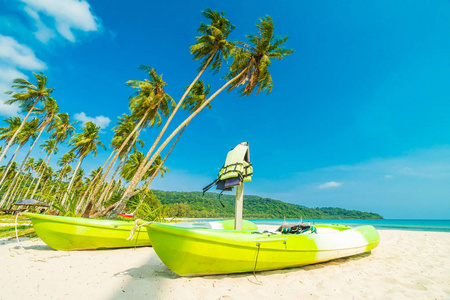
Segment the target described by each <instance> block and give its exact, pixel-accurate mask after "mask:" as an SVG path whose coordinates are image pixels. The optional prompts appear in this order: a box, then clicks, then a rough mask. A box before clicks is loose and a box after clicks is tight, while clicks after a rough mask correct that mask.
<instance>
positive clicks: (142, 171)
mask: <svg viewBox="0 0 450 300" xmlns="http://www.w3.org/2000/svg"><path fill="white" fill-rule="evenodd" d="M247 69H248V67H247V68H245V69H244V70H242V71H241V72H240V73H239V74H238V75H236V76H235V77H233V78H232V79H230V80H229V81H228V82H227V83H226V84H224V85H223V86H222V87H221V88H220V89H219V90H217V91H216V92H215V93H214V94H213V95H212V96H211V97H209V98H208V99H207V100H206V101H205V102H204V103H203V104H202V105H201V106H200V107H199V108H197V109H196V110H195V111H194V112H193V113H192V114H191V115H190V116H189V117H188V118H187V119H186V120H184V122H183V123H181V124H180V125H179V126H178V127H177V128H176V129H175V130H174V131H173V132H172V133H171V134H170V136H169V137H167V139H166V140H165V141H164V142H163V143H162V145H161V146H160V147H159V148H158V150H157V151H156V152H155V153H154V154H153V156H152V158H151V159H150V161H148V162H147V163H146V165H145V167H144V168H142V169H140V170H139V169H138V171H137V172H136V174H135V175H134V176H133V179H132V180H131V182H130V184H129V185H128V187H127V189H126V191H125V193H124V194H123V196H122V199H121V200H120V201H119V202H117V204H116V207H115V208H114V209H113V210H112V211H111V212H110V213H109V215H108V218H116V217H117V216H118V215H119V213H120V212H121V211H122V209H123V208H124V207H125V205H126V204H127V202H128V200H129V199H130V198H131V195H132V193H133V192H134V190H135V189H136V187H137V185H138V184H139V182H140V181H141V179H142V177H143V175H144V174H145V172H147V170H148V169H149V168H150V167H151V165H152V164H153V162H154V161H155V159H156V158H157V157H158V155H159V154H160V153H161V151H162V150H163V149H164V148H165V147H166V146H167V144H168V143H169V142H170V141H171V140H172V139H173V137H174V136H175V135H176V134H177V133H178V132H179V131H180V130H181V129H182V128H183V127H184V126H185V125H187V124H188V123H189V122H190V121H191V120H192V119H193V118H194V117H195V116H196V115H197V114H198V113H199V112H201V111H202V110H203V109H204V108H205V107H206V106H207V105H208V104H209V103H210V102H211V101H212V100H213V99H214V98H215V97H217V95H219V94H220V93H221V92H222V91H223V90H224V89H226V88H227V87H228V86H229V85H230V84H232V83H233V82H235V81H236V80H237V79H238V78H239V77H241V76H242V75H243V74H244V73H245V72H246V71H247ZM141 165H142V164H141Z"/></svg>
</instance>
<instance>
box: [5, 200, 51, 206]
mask: <svg viewBox="0 0 450 300" xmlns="http://www.w3.org/2000/svg"><path fill="white" fill-rule="evenodd" d="M14 205H37V206H49V205H48V204H47V203H44V202H41V201H38V200H35V199H24V200H21V201H19V202H16V203H14Z"/></svg>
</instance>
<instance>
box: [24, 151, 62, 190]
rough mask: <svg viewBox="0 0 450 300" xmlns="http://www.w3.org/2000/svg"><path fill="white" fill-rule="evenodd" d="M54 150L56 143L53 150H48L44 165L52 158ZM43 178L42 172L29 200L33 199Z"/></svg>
mask: <svg viewBox="0 0 450 300" xmlns="http://www.w3.org/2000/svg"><path fill="white" fill-rule="evenodd" d="M55 148H56V143H55V145H54V146H53V148H52V149H51V150H50V153H49V155H48V158H47V161H46V162H45V164H46V165H48V163H49V162H50V158H51V157H52V155H53V151H54V150H55ZM44 171H45V170H44ZM43 176H44V172H42V173H41V174H40V176H39V180H38V182H37V184H36V186H35V187H34V190H33V193H32V194H31V197H30V198H33V196H34V194H36V191H37V188H38V186H39V183H40V182H41V179H42V177H43Z"/></svg>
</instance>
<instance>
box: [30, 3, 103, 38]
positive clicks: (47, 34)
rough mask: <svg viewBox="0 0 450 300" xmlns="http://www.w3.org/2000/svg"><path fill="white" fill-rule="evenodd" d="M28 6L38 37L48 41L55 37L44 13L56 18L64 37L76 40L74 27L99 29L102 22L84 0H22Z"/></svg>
mask: <svg viewBox="0 0 450 300" xmlns="http://www.w3.org/2000/svg"><path fill="white" fill-rule="evenodd" d="M21 1H22V2H24V3H25V4H26V5H27V6H26V7H25V11H26V12H27V13H28V15H29V16H30V17H32V18H33V19H34V20H35V22H36V26H37V27H38V31H37V32H36V33H35V34H36V37H37V38H38V39H39V40H40V41H42V42H46V41H48V40H49V39H50V38H51V37H53V36H54V35H53V33H52V30H51V29H49V27H50V26H49V25H48V24H44V21H43V20H42V19H41V18H40V16H39V14H44V15H45V16H48V17H50V18H53V19H54V26H55V27H56V31H58V32H59V34H61V35H62V36H63V37H64V38H66V39H68V40H69V41H71V42H75V36H74V35H73V33H72V29H78V30H81V31H98V29H99V27H100V24H99V20H98V18H97V17H95V16H94V15H93V14H92V13H91V10H90V5H89V3H87V2H86V1H84V0H21Z"/></svg>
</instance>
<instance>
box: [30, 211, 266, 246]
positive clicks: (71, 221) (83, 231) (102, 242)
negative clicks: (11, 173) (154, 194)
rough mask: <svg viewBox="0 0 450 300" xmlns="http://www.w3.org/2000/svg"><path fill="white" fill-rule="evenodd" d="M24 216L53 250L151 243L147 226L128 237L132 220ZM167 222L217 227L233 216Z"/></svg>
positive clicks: (249, 225) (230, 222)
mask: <svg viewBox="0 0 450 300" xmlns="http://www.w3.org/2000/svg"><path fill="white" fill-rule="evenodd" d="M24 216H26V217H27V218H29V219H30V220H31V222H32V223H33V227H34V229H35V230H36V233H37V235H38V236H39V237H40V238H41V239H42V240H43V241H44V242H45V243H46V244H47V245H48V246H50V247H52V248H53V249H56V250H88V249H106V248H127V247H135V246H137V247H140V246H151V242H150V239H149V238H148V234H147V227H139V228H138V229H137V231H136V233H135V235H134V239H133V240H127V239H128V237H129V236H130V231H131V230H132V229H133V227H134V226H135V224H134V222H133V221H120V220H101V219H87V218H76V217H61V216H50V215H41V214H34V213H24ZM143 222H145V221H143ZM170 224H172V225H171V226H172V227H179V226H184V227H191V228H209V229H218V230H220V229H233V228H234V220H223V221H215V222H185V223H170ZM243 226H244V228H246V229H249V230H255V229H257V228H258V227H257V226H256V225H255V224H254V223H252V222H250V221H245V222H244V223H243Z"/></svg>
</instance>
